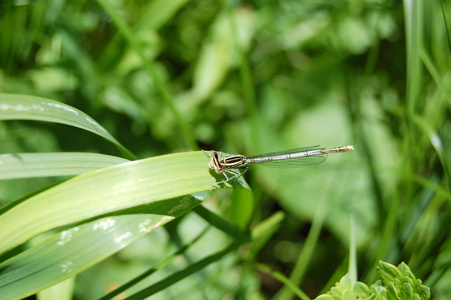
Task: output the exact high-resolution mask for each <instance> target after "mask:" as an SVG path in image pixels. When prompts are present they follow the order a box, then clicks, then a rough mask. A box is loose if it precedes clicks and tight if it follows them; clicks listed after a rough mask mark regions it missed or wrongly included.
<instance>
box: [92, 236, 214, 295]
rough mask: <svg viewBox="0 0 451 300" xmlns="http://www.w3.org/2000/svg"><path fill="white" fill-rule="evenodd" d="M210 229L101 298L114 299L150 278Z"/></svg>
mask: <svg viewBox="0 0 451 300" xmlns="http://www.w3.org/2000/svg"><path fill="white" fill-rule="evenodd" d="M208 229H209V227H205V229H204V230H203V231H202V232H201V233H200V234H199V235H198V236H196V237H195V238H194V239H193V240H192V241H191V242H189V243H187V244H185V245H184V246H183V247H181V248H180V249H178V250H177V252H175V253H174V254H172V255H171V256H169V257H168V258H166V259H165V260H163V261H161V262H160V263H158V264H157V265H155V266H154V267H152V268H150V269H148V270H147V271H145V272H143V273H142V274H140V275H138V276H136V277H135V278H133V279H132V280H130V281H129V282H127V283H125V284H123V285H121V286H120V287H118V288H117V289H115V290H114V291H112V292H111V293H108V294H106V295H105V296H103V297H102V298H100V299H99V300H107V299H112V298H113V297H115V296H117V295H119V294H120V293H122V292H124V291H125V290H127V289H129V288H130V287H132V286H134V285H135V284H137V283H138V282H140V281H142V280H144V279H145V278H148V277H149V276H150V275H152V274H153V273H155V272H156V271H158V270H159V269H161V268H163V267H164V266H165V265H167V264H169V263H170V262H172V261H173V260H174V259H175V258H176V257H177V256H179V255H180V254H182V253H184V252H185V251H186V250H187V249H188V248H189V247H191V246H192V245H194V244H195V243H196V242H197V241H198V240H199V239H200V238H201V237H203V236H204V234H205V233H206V232H207V231H208Z"/></svg>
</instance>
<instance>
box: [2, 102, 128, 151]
mask: <svg viewBox="0 0 451 300" xmlns="http://www.w3.org/2000/svg"><path fill="white" fill-rule="evenodd" d="M0 120H36V121H46V122H54V123H61V124H66V125H70V126H74V127H78V128H81V129H84V130H87V131H90V132H93V133H95V134H97V135H100V136H101V137H103V138H105V139H107V140H109V141H110V142H112V143H113V144H115V145H116V146H117V147H118V148H119V149H120V150H121V151H123V152H124V154H126V155H127V156H128V157H130V158H133V154H131V153H130V152H129V151H128V150H127V149H125V148H124V146H122V145H121V144H120V143H119V142H118V141H117V140H116V139H115V138H114V137H113V136H112V135H111V134H109V133H108V132H107V131H106V130H105V128H103V127H102V126H101V125H100V124H99V123H97V122H96V121H95V120H94V119H92V118H91V117H90V116H88V115H87V114H85V113H84V112H82V111H80V110H78V109H76V108H75V107H72V106H70V105H67V104H64V103H61V102H58V101H54V100H50V99H45V98H40V97H34V96H27V95H13V94H0Z"/></svg>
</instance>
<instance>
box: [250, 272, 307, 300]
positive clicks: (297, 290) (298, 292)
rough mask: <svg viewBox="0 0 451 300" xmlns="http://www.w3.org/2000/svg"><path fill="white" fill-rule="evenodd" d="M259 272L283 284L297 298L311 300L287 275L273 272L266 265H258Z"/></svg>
mask: <svg viewBox="0 0 451 300" xmlns="http://www.w3.org/2000/svg"><path fill="white" fill-rule="evenodd" d="M257 270H260V271H261V272H263V273H266V274H269V275H271V276H272V277H274V278H275V279H277V280H278V281H280V282H282V283H283V284H284V285H285V286H286V287H288V288H289V289H290V290H291V291H292V292H293V293H294V294H295V295H296V296H298V297H299V298H300V299H302V300H310V297H309V296H308V295H307V294H306V293H304V292H303V291H302V290H301V289H300V288H298V287H297V286H296V285H295V284H294V283H293V282H291V281H290V279H288V278H287V277H285V275H283V274H282V273H280V272H277V271H275V270H273V269H272V268H270V267H268V266H267V265H264V264H257Z"/></svg>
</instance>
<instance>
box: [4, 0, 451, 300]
mask: <svg viewBox="0 0 451 300" xmlns="http://www.w3.org/2000/svg"><path fill="white" fill-rule="evenodd" d="M450 9H451V6H450V4H449V3H444V1H439V0H436V1H430V2H428V3H427V4H425V3H423V2H422V1H404V2H401V1H391V0H348V1H341V0H334V1H331V0H320V1H317V0H315V1H314V0H305V1H297V0H283V1H267V0H260V1H259V0H256V1H226V0H224V1H208V0H193V1H186V0H154V1H144V0H141V1H121V0H98V1H84V0H74V1H59V0H35V1H31V0H28V1H27V0H15V1H9V0H8V1H2V2H1V4H0V92H2V93H12V94H28V95H34V96H41V97H45V98H49V99H53V100H58V101H61V102H64V103H66V104H69V105H71V106H74V107H76V108H78V109H80V110H81V111H83V112H85V113H87V114H88V115H90V116H91V117H92V118H93V119H95V120H96V121H97V122H98V123H100V124H101V125H102V126H104V127H105V128H106V129H107V130H108V131H109V132H110V133H111V134H112V135H113V136H114V137H115V138H116V139H117V140H119V141H120V142H121V143H122V144H123V145H125V146H126V147H127V148H128V149H130V150H131V151H132V152H133V153H135V154H136V155H137V157H139V158H146V157H152V156H157V155H162V154H168V153H175V152H183V151H189V150H198V149H205V150H210V149H215V150H221V151H224V152H228V153H241V154H246V155H253V154H259V153H263V152H270V151H277V150H284V149H290V148H297V147H302V146H310V145H318V144H319V145H322V146H326V147H334V146H342V145H347V144H351V145H354V147H355V149H356V150H355V151H353V152H349V153H342V154H333V155H330V157H329V158H328V160H327V161H326V162H325V163H324V164H322V165H319V166H315V167H308V168H302V169H288V170H283V169H270V168H263V167H262V168H260V167H259V166H255V167H254V166H253V167H251V170H250V171H249V172H247V173H246V176H245V177H246V179H247V181H248V183H249V185H250V187H251V188H252V191H253V197H251V196H249V195H248V194H245V193H243V192H240V191H239V190H233V191H219V192H214V193H212V196H211V197H210V198H209V199H208V200H206V201H205V202H204V205H205V206H206V207H207V208H208V209H210V210H212V211H214V212H216V213H217V214H218V215H220V216H222V217H223V218H225V219H227V220H230V221H232V222H234V223H236V224H238V225H239V226H240V227H241V228H248V227H249V228H253V227H255V226H256V225H257V224H260V223H261V222H262V220H264V219H266V218H269V217H271V216H274V215H275V214H277V216H281V214H280V213H281V212H283V214H284V216H285V217H284V219H283V221H282V222H281V224H280V228H278V229H277V231H275V233H274V235H273V236H272V237H271V238H270V239H269V240H268V241H267V242H266V243H264V245H262V247H261V249H259V251H258V252H257V253H253V252H252V251H251V252H250V251H249V249H247V248H246V245H245V246H242V247H241V248H240V249H239V250H238V251H235V252H233V253H230V254H229V255H228V256H226V257H225V258H224V259H222V260H220V261H218V262H216V263H215V264H212V265H210V266H209V267H208V268H206V269H204V270H202V271H201V272H199V273H196V274H194V275H192V276H190V277H189V278H186V279H185V280H183V281H181V282H179V283H175V284H174V285H172V286H171V287H170V288H168V289H165V290H164V291H162V292H160V293H158V294H157V295H156V296H155V298H156V299H167V298H170V297H174V298H179V297H188V296H190V297H192V298H193V299H199V298H200V297H203V298H204V299H218V298H222V299H229V298H230V299H235V298H236V299H253V298H255V299H260V298H261V299H265V298H271V297H280V298H283V297H287V296H286V294H284V292H282V290H283V285H282V284H281V283H280V282H278V281H277V280H275V279H274V278H273V277H271V276H269V275H267V274H265V273H263V272H260V271H258V270H257V268H256V267H255V263H263V264H265V265H268V266H270V267H271V268H273V269H275V270H277V271H279V272H281V273H283V274H285V275H286V276H287V277H291V278H292V279H293V276H294V277H295V278H296V279H293V280H294V282H298V283H299V287H300V288H301V289H302V290H303V291H305V292H306V293H307V294H308V295H309V296H310V297H316V296H317V295H319V294H321V293H324V292H325V291H327V290H329V288H330V287H331V286H332V285H333V284H334V283H335V281H337V280H339V279H340V278H341V277H342V276H343V275H344V274H345V273H346V272H347V264H348V261H349V257H348V256H349V255H348V254H349V244H350V236H351V229H350V216H351V215H352V216H353V218H354V220H355V238H356V244H357V250H358V251H357V262H358V271H359V272H358V278H359V280H361V281H363V282H366V283H372V281H374V280H375V279H376V274H377V273H376V268H375V266H376V264H377V262H378V260H384V261H388V262H391V263H394V264H398V263H400V262H401V261H405V262H406V263H407V264H408V265H409V267H410V268H411V269H412V272H413V273H414V274H415V276H416V277H417V278H420V279H422V280H423V282H425V284H427V285H428V286H430V287H431V288H432V293H433V295H434V299H449V297H451V288H450V285H449V283H450V282H451V272H450V271H449V266H450V263H451V244H450V241H449V240H448V239H449V237H450V231H449V226H450V225H449V224H450V221H451V208H450V205H449V201H450V199H451V195H450V193H449V188H450V175H451V174H450V169H449V162H448V161H449V157H450V155H451V150H450V147H449V145H450V134H451V122H450V118H449V114H450V111H449V107H450V104H451V96H450V88H451V77H450V72H449V71H450V62H451V61H450V57H451V56H450V43H449V31H448V23H449V19H448V15H449V14H450V13H451V10H450ZM68 151H70V152H72V151H79V152H94V153H104V154H110V155H117V156H120V153H119V152H118V151H117V150H116V149H115V148H114V147H113V146H112V145H110V144H109V143H107V142H105V141H104V140H102V139H100V138H99V137H98V136H95V135H93V134H90V133H87V132H84V131H81V130H79V129H76V128H72V127H69V126H63V125H57V124H50V123H41V122H40V123H36V122H25V121H24V122H19V121H9V122H0V153H18V152H68ZM207 163H208V159H206V164H207ZM57 181H58V179H55V178H44V179H27V180H9V181H2V182H0V202H1V204H2V205H5V204H7V203H9V202H11V201H13V200H15V199H18V198H20V197H23V196H25V195H27V194H29V193H31V192H34V191H36V190H37V189H39V188H42V187H45V186H47V185H49V184H51V183H55V182H57ZM178 223H184V226H177V224H178ZM206 225H208V224H206V222H205V221H204V220H201V219H200V218H199V217H198V216H197V215H195V214H193V213H189V214H188V215H186V216H185V217H184V218H180V219H178V220H177V221H174V224H172V223H169V224H168V225H167V226H166V227H167V228H166V230H163V229H159V230H157V231H155V232H153V233H151V234H149V235H147V236H146V237H144V238H142V239H140V240H139V241H137V242H136V243H134V244H132V245H130V246H129V247H127V248H125V249H124V250H122V251H121V252H119V253H118V254H116V255H114V256H112V257H110V258H109V259H107V260H106V261H104V262H102V263H100V264H98V265H96V266H94V267H92V268H90V269H88V270H87V271H85V272H83V273H81V274H80V275H79V276H78V277H77V279H76V281H75V296H74V297H75V299H93V298H98V297H101V296H102V295H104V294H105V293H106V292H108V291H111V290H112V289H114V288H115V287H117V286H119V285H120V284H122V283H124V282H126V281H128V280H129V279H131V278H133V277H134V276H136V275H137V274H139V273H140V272H142V271H143V270H145V269H147V268H149V267H150V266H152V265H154V264H156V263H158V262H159V261H161V260H163V259H164V258H165V257H166V255H167V254H168V251H170V250H171V249H175V245H176V244H177V242H176V241H174V237H173V233H174V231H177V228H183V230H178V236H179V237H181V238H182V239H183V240H184V241H188V240H190V238H192V237H193V236H195V234H197V233H198V232H200V231H201V230H202V229H203V228H204V227H205V226H206ZM227 240H228V237H227V236H226V235H224V233H222V232H219V231H217V230H216V231H215V230H214V229H212V230H210V231H208V233H207V234H206V235H205V236H204V237H202V239H201V240H200V241H199V243H198V244H196V245H194V246H193V247H192V248H190V250H189V251H188V252H187V254H186V255H185V257H184V258H183V259H182V258H180V259H176V260H174V261H173V262H172V263H171V264H170V265H169V266H167V267H166V268H164V269H162V270H160V271H159V274H157V275H156V276H157V278H156V279H161V278H164V277H165V276H167V275H168V274H171V273H173V272H174V270H176V269H177V268H178V267H180V265H182V264H184V263H186V261H185V260H187V261H189V260H190V259H192V260H197V259H198V258H199V257H203V256H205V255H206V254H208V253H211V252H214V251H215V250H217V249H218V247H219V248H220V246H222V245H224V244H225V242H226V241H227ZM237 257H239V259H238V260H237V259H236V258H237ZM179 260H180V261H179ZM244 262H246V263H244ZM247 263H250V264H247ZM294 274H296V275H294ZM296 276H297V277H296ZM156 279H155V280H156ZM146 284H148V283H146V282H143V283H141V287H137V288H136V290H139V289H140V288H142V287H145V286H146ZM136 290H135V291H136Z"/></svg>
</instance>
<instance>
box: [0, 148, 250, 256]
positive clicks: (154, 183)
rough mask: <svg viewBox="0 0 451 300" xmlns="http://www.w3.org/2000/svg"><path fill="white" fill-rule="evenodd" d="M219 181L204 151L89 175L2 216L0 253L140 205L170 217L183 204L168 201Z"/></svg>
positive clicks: (32, 198) (14, 208)
mask: <svg viewBox="0 0 451 300" xmlns="http://www.w3.org/2000/svg"><path fill="white" fill-rule="evenodd" d="M216 181H217V179H216V178H215V177H213V176H212V173H210V169H209V168H208V158H207V157H206V156H205V155H204V153H202V152H186V153H178V154H170V155H163V156H159V157H154V158H149V159H143V160H139V161H133V162H128V163H124V164H121V165H117V166H113V167H110V168H104V169H101V170H98V171H94V172H89V173H85V174H82V175H79V176H77V177H74V178H72V179H69V180H67V181H65V182H64V183H61V184H59V185H57V186H55V187H52V188H50V189H48V190H46V191H44V192H42V193H39V194H37V195H34V196H32V197H31V198H29V199H27V200H26V201H23V202H21V203H20V204H18V205H16V206H14V207H13V208H11V209H10V210H8V211H6V212H5V213H4V214H3V215H1V216H0V240H1V241H2V243H1V244H0V253H3V252H5V251H7V250H8V249H11V248H13V247H15V246H17V245H20V244H22V243H24V242H26V241H27V240H29V239H30V238H32V237H34V236H35V235H37V234H40V233H43V232H46V231H48V230H50V229H53V228H56V227H60V226H67V225H70V224H72V223H75V222H82V221H84V220H87V219H90V218H96V217H99V216H101V215H105V214H111V213H115V212H117V211H121V210H125V209H130V208H133V207H136V206H139V205H149V206H150V207H151V208H152V210H151V211H149V213H158V214H160V213H161V214H167V215H172V214H173V213H174V212H175V211H177V210H179V209H181V208H182V207H183V205H184V204H183V203H179V202H177V201H176V202H174V201H171V200H167V199H172V198H176V197H180V196H183V195H187V194H192V193H197V192H200V191H206V190H210V188H211V187H212V184H213V183H215V182H216ZM235 183H241V181H235ZM235 183H234V184H235ZM162 200H166V201H162ZM149 209H150V208H149ZM12 232H14V234H11V233H12Z"/></svg>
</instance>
